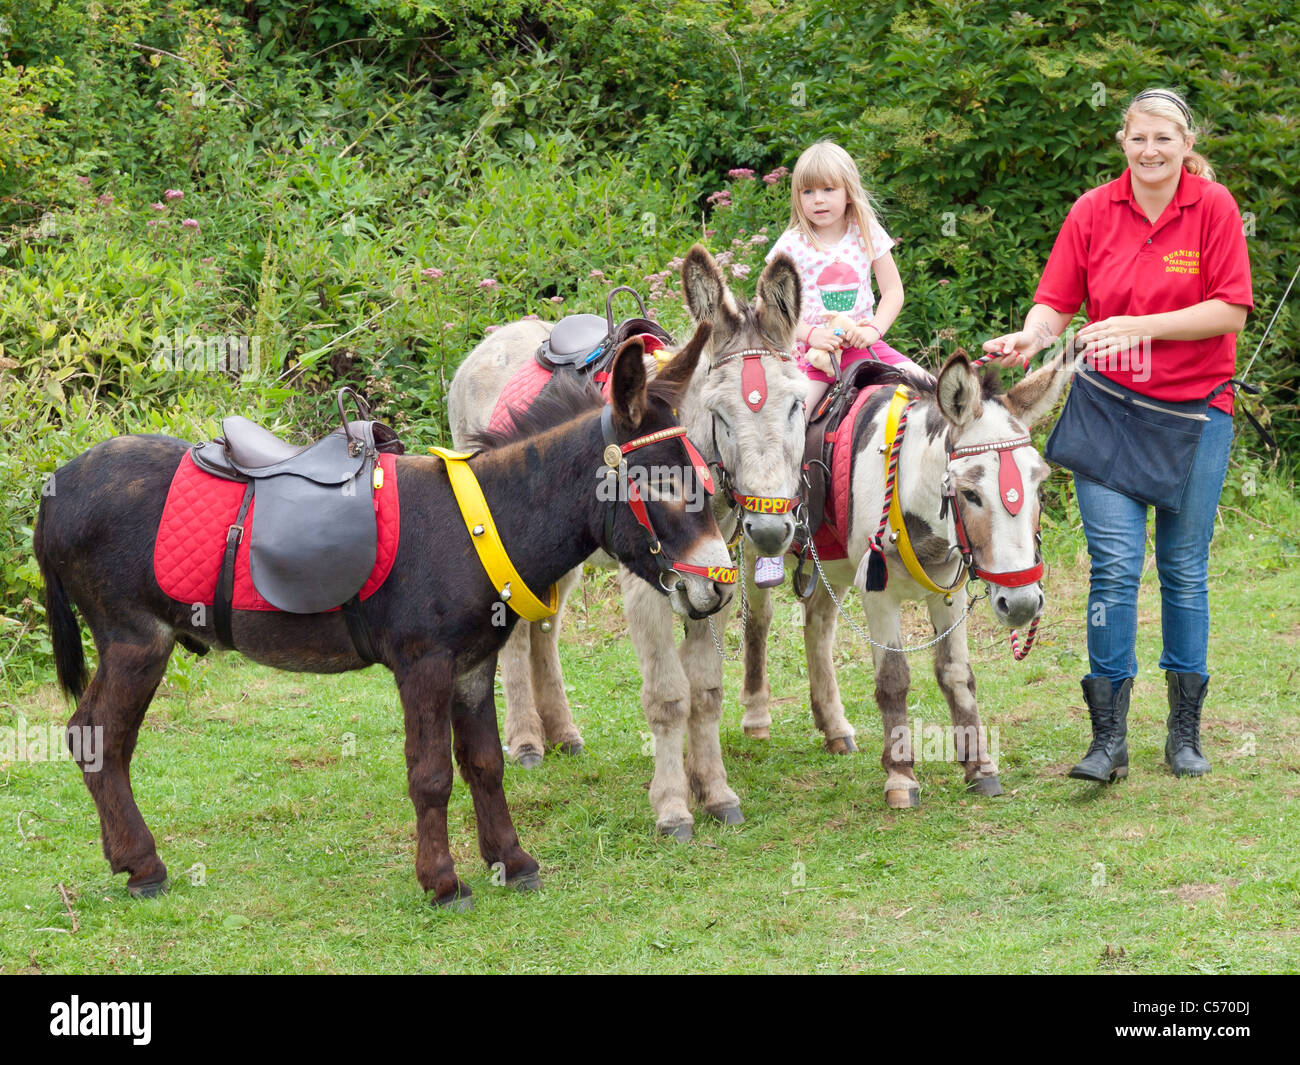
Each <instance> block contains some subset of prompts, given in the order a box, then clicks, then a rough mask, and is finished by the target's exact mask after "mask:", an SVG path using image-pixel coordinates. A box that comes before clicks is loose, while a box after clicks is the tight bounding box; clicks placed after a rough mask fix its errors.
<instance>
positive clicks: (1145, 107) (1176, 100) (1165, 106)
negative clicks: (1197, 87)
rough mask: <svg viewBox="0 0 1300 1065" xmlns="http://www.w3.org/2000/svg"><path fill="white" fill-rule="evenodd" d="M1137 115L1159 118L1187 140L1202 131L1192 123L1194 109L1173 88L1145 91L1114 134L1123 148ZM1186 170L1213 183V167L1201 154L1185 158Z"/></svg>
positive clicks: (1128, 110)
mask: <svg viewBox="0 0 1300 1065" xmlns="http://www.w3.org/2000/svg"><path fill="white" fill-rule="evenodd" d="M1135 115H1153V116H1154V117H1156V118H1163V119H1166V120H1168V121H1169V122H1172V123H1173V124H1174V127H1175V128H1176V129H1177V130H1178V132H1179V133H1181V134H1182V135H1183V138H1184V139H1186V138H1188V137H1194V136H1196V135H1197V134H1198V133H1199V132H1200V131H1199V130H1198V129H1197V128H1196V124H1195V122H1193V120H1192V109H1191V108H1190V107H1188V106H1187V103H1186V101H1184V100H1183V98H1182V97H1181V96H1179V95H1178V93H1176V92H1174V90H1173V89H1144V90H1143V91H1142V92H1140V93H1138V94H1137V95H1136V96H1135V97H1133V99H1132V100H1131V101H1130V102H1129V105H1128V107H1127V108H1126V109H1125V111H1124V125H1123V126H1122V127H1121V128H1120V129H1118V130H1116V131H1115V140H1116V141H1117V142H1118V143H1119V146H1120V148H1123V147H1124V138H1125V137H1127V136H1128V127H1129V123H1130V122H1131V121H1132V120H1133V118H1134V116H1135ZM1183 167H1184V168H1185V169H1186V170H1187V172H1188V173H1189V174H1195V175H1196V176H1197V177H1203V178H1205V180H1206V181H1213V180H1214V168H1213V167H1212V166H1210V162H1209V160H1208V159H1206V158H1205V156H1203V155H1202V154H1201V153H1200V152H1188V153H1187V156H1186V158H1184V159H1183Z"/></svg>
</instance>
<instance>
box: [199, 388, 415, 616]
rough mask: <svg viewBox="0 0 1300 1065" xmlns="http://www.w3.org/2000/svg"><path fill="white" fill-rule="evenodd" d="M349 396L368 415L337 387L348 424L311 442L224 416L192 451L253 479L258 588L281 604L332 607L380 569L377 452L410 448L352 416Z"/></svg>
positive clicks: (221, 471) (229, 474) (224, 471)
mask: <svg viewBox="0 0 1300 1065" xmlns="http://www.w3.org/2000/svg"><path fill="white" fill-rule="evenodd" d="M348 395H351V396H352V397H353V398H354V399H355V400H356V403H357V405H358V407H359V408H360V409H361V411H362V413H363V415H369V413H370V411H369V408H367V407H366V406H365V404H364V403H363V402H362V401H361V399H360V397H358V396H357V395H356V393H355V392H353V391H352V390H351V389H343V390H340V392H339V396H338V408H339V416H340V418H341V419H342V421H343V424H341V425H340V426H339V427H338V428H337V429H335V430H334V431H333V432H332V433H329V434H328V435H327V436H324V437H322V438H321V439H320V440H317V441H315V442H314V443H311V444H305V445H295V444H290V443H287V442H286V441H284V440H281V439H280V438H279V437H277V436H276V435H275V434H273V433H271V432H268V431H267V430H266V429H264V428H262V427H261V426H260V425H257V424H256V423H255V422H251V421H249V420H248V419H247V418H243V417H240V416H238V415H234V416H231V417H228V418H226V419H224V420H223V421H222V423H221V429H222V433H223V436H221V437H219V438H218V439H216V440H214V441H211V442H209V443H204V444H196V445H195V446H194V447H193V449H192V450H191V455H192V456H193V459H194V462H195V464H196V465H197V466H198V467H199V468H200V469H202V470H205V471H206V472H208V473H212V474H215V475H216V476H218V477H224V478H225V479H227V480H231V481H239V482H241V483H246V484H248V486H249V489H250V490H251V502H252V504H253V506H254V509H255V518H256V520H255V521H254V522H253V532H252V539H251V542H250V544H249V567H250V569H251V571H252V577H253V585H254V587H255V588H256V589H257V592H258V594H259V595H260V596H261V597H262V598H263V599H265V600H266V601H267V602H268V603H270V604H271V605H272V606H274V607H276V608H278V609H280V610H286V611H289V612H291V613H296V614H316V613H320V612H322V611H325V610H332V609H333V608H334V607H336V606H340V605H342V604H344V603H346V602H348V601H349V600H351V599H352V598H353V597H354V596H355V595H356V594H357V593H358V592H359V591H360V590H361V587H362V586H363V585H364V584H365V582H366V580H367V579H368V578H369V576H370V573H371V571H372V570H373V569H374V565H375V556H376V554H377V553H378V546H379V541H378V533H377V530H376V526H375V507H374V491H375V484H374V476H375V473H374V471H375V462H376V459H377V456H378V454H379V452H381V451H384V452H391V453H393V454H401V453H402V452H403V451H404V450H405V449H404V448H403V446H402V443H401V441H400V440H398V438H397V434H396V433H394V432H393V430H392V429H390V428H389V427H388V426H386V425H384V424H383V423H382V422H376V421H371V420H368V418H363V419H362V420H358V421H348V420H347V419H346V414H345V411H344V399H345V397H346V396H348ZM248 502H249V497H248V493H246V499H245V504H246V505H245V506H244V507H243V508H242V510H241V517H240V518H239V519H237V521H236V526H234V527H232V528H238V530H239V532H238V536H236V537H235V543H236V544H237V543H238V539H239V537H241V536H242V522H243V517H242V514H243V513H244V512H246V510H247V509H248V508H247V503H248ZM228 546H229V545H228ZM229 553H230V552H229V551H228V554H229ZM230 561H231V562H232V564H233V556H232V557H231V560H230ZM232 579H233V578H232ZM229 590H230V589H227V591H229Z"/></svg>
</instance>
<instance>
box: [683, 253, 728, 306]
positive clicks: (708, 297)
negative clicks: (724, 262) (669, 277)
mask: <svg viewBox="0 0 1300 1065" xmlns="http://www.w3.org/2000/svg"><path fill="white" fill-rule="evenodd" d="M682 291H683V292H685V293H686V307H687V309H688V310H689V311H690V312H691V317H692V318H694V319H695V320H696V321H697V322H710V321H714V320H715V319H716V318H717V317H718V316H719V314H720V313H722V310H723V308H726V310H727V311H729V312H730V313H731V314H732V315H733V316H735V315H736V314H737V313H738V312H737V310H736V300H735V297H733V296H732V295H731V291H730V290H729V289H728V288H727V281H726V279H725V278H724V277H723V276H722V271H721V270H719V269H718V264H717V263H715V262H714V261H713V256H712V255H710V254H709V253H708V252H707V251H705V249H704V245H702V244H696V245H694V246H693V247H692V248H691V250H690V251H688V252H687V253H686V258H685V260H683V262H682Z"/></svg>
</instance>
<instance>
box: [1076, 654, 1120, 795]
mask: <svg viewBox="0 0 1300 1065" xmlns="http://www.w3.org/2000/svg"><path fill="white" fill-rule="evenodd" d="M1132 689H1133V678H1132V677H1128V678H1127V679H1126V680H1125V681H1124V683H1122V684H1121V685H1120V686H1119V687H1118V688H1115V687H1113V686H1112V685H1111V683H1110V680H1109V679H1108V678H1106V677H1089V678H1088V679H1087V680H1085V681H1083V698H1084V701H1085V702H1086V703H1087V704H1088V716H1089V717H1091V718H1092V745H1091V746H1090V747H1089V748H1088V753H1087V754H1085V755H1084V756H1083V761H1081V762H1080V763H1079V764H1078V765H1076V766H1075V767H1074V768H1073V769H1071V770H1070V776H1072V777H1074V778H1075V779H1076V780H1099V781H1101V782H1102V783H1103V784H1104V783H1106V782H1107V781H1112V782H1113V781H1115V780H1118V779H1120V778H1122V777H1126V776H1128V697H1129V692H1131V691H1132Z"/></svg>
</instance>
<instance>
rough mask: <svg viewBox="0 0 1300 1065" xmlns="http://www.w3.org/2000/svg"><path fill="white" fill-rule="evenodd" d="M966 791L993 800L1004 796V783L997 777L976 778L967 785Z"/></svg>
mask: <svg viewBox="0 0 1300 1065" xmlns="http://www.w3.org/2000/svg"><path fill="white" fill-rule="evenodd" d="M966 790H967V791H973V792H974V793H975V794H976V795H986V796H988V797H989V798H992V797H993V796H994V795H1001V794H1002V782H1001V781H1000V780H998V778H997V777H976V778H975V779H974V780H972V781H971V782H970V783H969V784H967V785H966Z"/></svg>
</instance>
